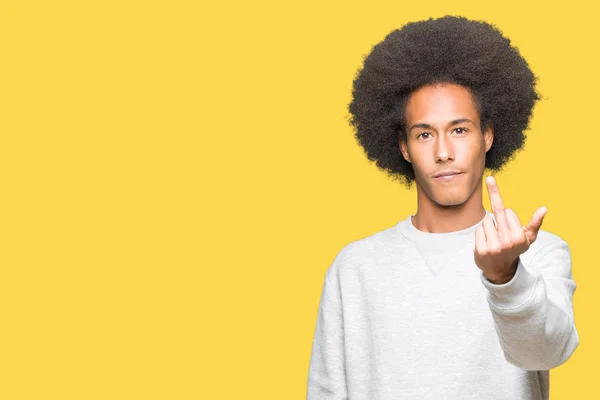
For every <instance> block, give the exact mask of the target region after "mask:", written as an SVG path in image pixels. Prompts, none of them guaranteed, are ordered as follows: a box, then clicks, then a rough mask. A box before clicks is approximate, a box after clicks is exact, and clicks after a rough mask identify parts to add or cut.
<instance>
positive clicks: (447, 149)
mask: <svg viewBox="0 0 600 400" xmlns="http://www.w3.org/2000/svg"><path fill="white" fill-rule="evenodd" d="M434 151H435V161H436V162H446V161H448V160H449V159H454V149H453V147H452V143H451V140H450V139H449V138H448V137H446V135H438V138H437V140H436V141H435V150H434Z"/></svg>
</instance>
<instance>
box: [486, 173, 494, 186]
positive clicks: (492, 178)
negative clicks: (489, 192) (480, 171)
mask: <svg viewBox="0 0 600 400" xmlns="http://www.w3.org/2000/svg"><path fill="white" fill-rule="evenodd" d="M486 181H487V183H489V184H490V185H493V184H494V182H495V180H494V177H493V176H491V175H489V176H488V177H487V178H486Z"/></svg>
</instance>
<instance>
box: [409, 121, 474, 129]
mask: <svg viewBox="0 0 600 400" xmlns="http://www.w3.org/2000/svg"><path fill="white" fill-rule="evenodd" d="M463 122H470V123H473V121H471V120H470V119H468V118H461V119H455V120H454V121H450V123H449V124H448V126H452V125H456V124H462V123H463ZM414 128H425V129H432V128H433V126H432V125H430V124H425V123H418V124H414V125H413V126H411V127H410V129H409V130H408V131H409V132H410V131H412V130H413V129H414Z"/></svg>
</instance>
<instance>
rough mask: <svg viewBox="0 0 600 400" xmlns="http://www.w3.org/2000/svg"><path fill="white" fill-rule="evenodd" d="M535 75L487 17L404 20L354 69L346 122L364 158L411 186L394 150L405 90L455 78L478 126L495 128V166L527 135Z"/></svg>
mask: <svg viewBox="0 0 600 400" xmlns="http://www.w3.org/2000/svg"><path fill="white" fill-rule="evenodd" d="M536 81H537V78H536V77H535V76H534V74H533V72H532V71H531V70H530V68H529V66H528V64H527V62H526V61H525V59H523V57H522V56H521V55H520V53H519V51H518V49H517V48H515V47H513V46H511V44H510V40H509V39H508V38H506V37H504V36H503V35H502V32H501V31H500V30H499V29H498V28H497V27H495V26H494V25H491V24H489V23H486V22H483V21H473V20H469V19H467V18H465V17H460V16H449V15H447V16H444V17H442V18H438V19H433V18H429V19H428V20H424V21H418V22H410V23H408V24H406V25H404V26H403V27H402V28H401V29H397V30H394V31H392V32H390V33H389V34H388V35H387V36H386V37H385V39H384V40H383V41H382V42H380V43H378V44H376V45H375V46H373V48H372V50H371V53H370V54H368V55H367V56H366V57H365V58H364V65H363V67H362V69H359V70H358V71H357V73H356V76H355V79H354V82H353V90H352V100H351V102H350V103H349V104H348V110H349V112H350V118H349V122H350V124H351V125H352V126H353V127H354V130H355V138H356V140H357V141H358V143H359V144H360V145H361V146H362V147H363V149H364V150H365V153H366V155H367V157H368V159H369V160H371V161H375V163H376V165H377V167H378V168H380V169H382V170H384V171H386V172H387V173H388V175H389V176H390V177H391V178H392V179H394V180H397V181H399V182H400V183H402V184H404V185H406V186H407V187H410V186H411V185H412V183H413V182H414V179H415V174H414V170H413V168H412V165H411V164H410V163H409V162H407V161H406V160H405V159H404V158H403V157H402V153H401V152H400V148H399V141H400V140H406V127H405V114H406V104H407V102H408V98H409V96H410V94H411V93H412V92H413V91H415V90H416V89H418V88H420V87H423V86H426V85H430V84H436V83H446V82H447V83H455V84H459V85H462V86H464V87H466V88H467V89H468V90H469V91H470V92H471V93H472V95H473V97H474V100H475V103H476V105H477V108H478V111H479V117H480V126H481V128H482V131H483V130H484V129H485V127H487V126H488V125H489V124H491V126H492V127H493V130H494V141H493V144H492V147H491V148H490V150H489V151H488V152H487V154H486V161H485V168H486V169H489V170H493V171H499V170H501V168H502V167H503V166H504V165H505V164H506V163H507V162H508V161H509V160H510V159H511V158H512V156H513V155H514V153H515V152H516V151H517V150H519V149H520V148H521V147H522V146H523V144H524V141H525V135H524V131H525V130H527V129H528V127H529V120H530V117H531V113H532V109H533V106H534V104H535V102H536V101H537V100H539V99H540V95H539V93H538V92H537V91H536V87H535V85H536Z"/></svg>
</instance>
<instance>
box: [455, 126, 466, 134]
mask: <svg viewBox="0 0 600 400" xmlns="http://www.w3.org/2000/svg"><path fill="white" fill-rule="evenodd" d="M454 130H455V131H457V132H456V133H458V134H461V133H465V132H467V128H463V127H460V128H456V129H454ZM459 131H460V132H459Z"/></svg>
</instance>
